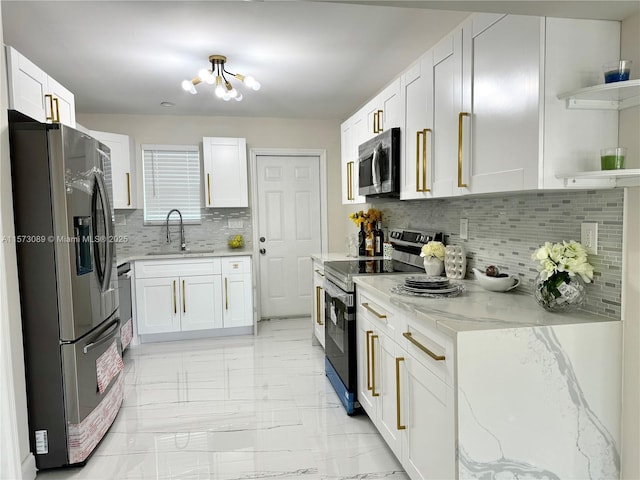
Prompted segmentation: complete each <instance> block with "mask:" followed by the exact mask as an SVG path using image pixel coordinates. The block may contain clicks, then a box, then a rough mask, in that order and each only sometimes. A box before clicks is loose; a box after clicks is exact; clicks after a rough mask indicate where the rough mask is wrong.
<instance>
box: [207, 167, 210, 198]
mask: <svg viewBox="0 0 640 480" xmlns="http://www.w3.org/2000/svg"><path fill="white" fill-rule="evenodd" d="M207 205H211V174H210V173H207Z"/></svg>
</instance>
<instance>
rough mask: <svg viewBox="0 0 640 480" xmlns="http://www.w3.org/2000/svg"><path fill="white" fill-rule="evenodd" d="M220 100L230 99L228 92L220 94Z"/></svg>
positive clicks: (226, 100)
mask: <svg viewBox="0 0 640 480" xmlns="http://www.w3.org/2000/svg"><path fill="white" fill-rule="evenodd" d="M222 100H224V101H225V102H228V101H229V100H231V95H229V94H228V93H225V94H224V95H222Z"/></svg>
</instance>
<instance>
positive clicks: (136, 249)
mask: <svg viewBox="0 0 640 480" xmlns="http://www.w3.org/2000/svg"><path fill="white" fill-rule="evenodd" d="M143 213H144V211H143V210H116V212H115V233H116V235H117V236H119V237H126V241H124V242H120V243H118V244H117V246H116V249H117V250H116V251H117V255H118V257H119V258H123V257H128V256H131V255H143V254H146V253H148V252H150V251H153V250H161V249H167V248H169V249H175V250H176V251H178V250H179V249H180V234H179V233H178V232H179V229H178V226H177V225H178V216H177V215H174V216H172V217H171V231H172V232H173V233H172V235H171V242H172V243H171V245H167V240H166V239H167V229H166V227H165V226H164V225H144V218H143ZM230 221H231V224H232V225H234V224H235V223H236V222H238V223H240V222H241V224H242V227H230V226H229V223H230ZM234 221H235V222H234ZM236 234H240V235H242V236H243V237H244V244H245V247H244V250H249V251H250V250H251V249H252V248H253V247H252V228H251V209H249V208H219V209H217V208H206V209H204V208H203V209H202V220H201V223H200V224H199V225H191V224H185V226H184V235H185V240H186V244H187V248H189V249H193V250H204V249H215V250H222V249H226V248H227V240H228V239H229V236H231V235H236Z"/></svg>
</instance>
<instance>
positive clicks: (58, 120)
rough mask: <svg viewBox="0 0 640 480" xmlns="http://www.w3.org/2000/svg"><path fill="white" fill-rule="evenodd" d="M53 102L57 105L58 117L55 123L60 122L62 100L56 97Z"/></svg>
mask: <svg viewBox="0 0 640 480" xmlns="http://www.w3.org/2000/svg"><path fill="white" fill-rule="evenodd" d="M53 103H55V105H56V117H55V119H54V120H53V121H54V122H55V123H60V100H58V98H54V99H53ZM51 115H53V112H51Z"/></svg>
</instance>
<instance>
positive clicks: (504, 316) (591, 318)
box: [354, 274, 617, 337]
mask: <svg viewBox="0 0 640 480" xmlns="http://www.w3.org/2000/svg"><path fill="white" fill-rule="evenodd" d="M408 276H415V274H395V275H370V276H365V275H363V276H357V277H354V282H355V283H356V285H358V286H362V287H363V288H365V289H367V290H369V291H371V292H374V293H375V294H376V295H377V296H379V297H378V298H380V299H381V300H385V301H387V302H388V303H390V304H392V305H394V306H397V307H399V308H401V309H403V310H404V311H407V312H409V313H412V314H415V315H416V316H417V317H418V318H420V319H424V320H425V321H428V322H430V323H431V324H432V325H433V326H435V328H437V329H438V330H440V331H442V332H443V333H445V334H447V335H449V336H452V337H455V336H456V335H457V334H458V333H460V332H466V331H475V330H494V329H505V328H518V327H542V326H557V325H570V324H578V323H594V322H615V321H617V320H615V319H612V318H607V317H603V316H598V315H593V314H590V313H586V312H580V311H576V312H572V313H550V312H547V311H546V310H544V309H543V308H542V307H540V306H539V305H538V304H537V303H536V301H535V299H534V298H533V295H532V294H531V293H528V292H522V291H518V289H516V290H512V291H510V292H504V293H501V292H489V291H487V290H484V289H483V288H482V287H481V286H480V285H478V283H477V282H476V281H475V280H451V282H459V283H461V284H462V285H464V289H465V290H464V292H462V293H461V294H460V295H458V296H457V297H448V298H447V297H443V298H432V297H415V296H408V295H399V294H396V293H391V292H390V290H391V288H393V287H394V286H396V285H397V284H399V283H403V282H404V279H405V278H406V277H408ZM356 288H357V287H356Z"/></svg>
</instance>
